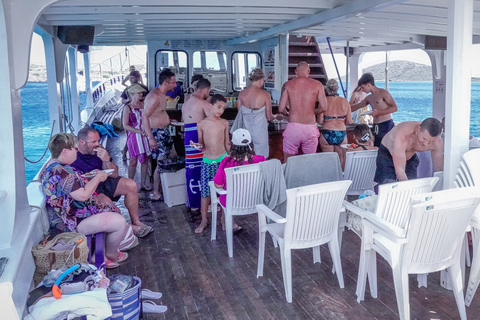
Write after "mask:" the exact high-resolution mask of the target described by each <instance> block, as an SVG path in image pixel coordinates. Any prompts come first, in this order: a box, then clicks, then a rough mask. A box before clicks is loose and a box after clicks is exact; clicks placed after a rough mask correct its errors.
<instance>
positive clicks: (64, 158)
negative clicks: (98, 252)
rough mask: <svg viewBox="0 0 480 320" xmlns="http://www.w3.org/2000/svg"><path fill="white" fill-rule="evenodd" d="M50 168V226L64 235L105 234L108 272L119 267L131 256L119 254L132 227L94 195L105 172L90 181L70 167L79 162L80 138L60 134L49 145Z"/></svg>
mask: <svg viewBox="0 0 480 320" xmlns="http://www.w3.org/2000/svg"><path fill="white" fill-rule="evenodd" d="M48 148H49V149H50V153H51V154H52V161H51V162H50V163H51V164H50V165H48V166H47V168H46V169H45V171H44V172H43V173H42V175H41V182H42V187H43V192H44V194H45V196H46V199H47V207H49V209H51V211H50V218H51V219H50V220H51V226H52V227H55V228H57V229H60V230H61V231H65V232H67V231H71V232H80V233H83V234H85V235H89V234H95V233H99V232H104V233H105V234H106V241H105V242H106V243H105V244H106V245H105V255H106V257H107V259H108V260H107V261H105V266H106V267H107V268H114V267H117V266H118V263H119V262H122V261H124V260H126V259H127V257H128V255H127V254H126V253H124V252H120V251H119V250H121V248H120V242H122V240H123V239H124V238H125V235H126V233H127V232H128V230H129V229H128V228H129V226H128V225H127V222H126V221H125V218H124V217H123V216H122V215H121V214H119V212H118V208H116V207H114V206H111V205H106V204H103V203H100V202H99V201H98V200H97V197H96V195H95V194H94V192H95V189H96V188H97V186H98V184H99V183H100V182H102V181H105V179H106V178H107V176H108V174H107V173H106V172H105V171H98V172H96V174H95V176H94V177H93V178H91V179H89V177H85V176H82V175H80V173H79V172H78V171H77V170H76V169H74V168H73V167H71V166H70V164H71V163H72V162H74V161H75V160H76V159H77V138H76V137H75V136H74V135H73V134H69V133H58V134H56V135H54V136H53V137H52V138H51V139H50V142H49V143H48Z"/></svg>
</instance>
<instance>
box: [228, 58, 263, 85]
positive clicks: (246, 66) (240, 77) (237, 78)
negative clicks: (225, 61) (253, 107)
mask: <svg viewBox="0 0 480 320" xmlns="http://www.w3.org/2000/svg"><path fill="white" fill-rule="evenodd" d="M261 67H262V62H261V60H260V54H258V53H253V52H235V53H234V54H233V56H232V85H233V90H235V91H241V90H243V89H245V88H246V87H247V78H248V74H249V73H250V71H252V70H253V69H255V68H261Z"/></svg>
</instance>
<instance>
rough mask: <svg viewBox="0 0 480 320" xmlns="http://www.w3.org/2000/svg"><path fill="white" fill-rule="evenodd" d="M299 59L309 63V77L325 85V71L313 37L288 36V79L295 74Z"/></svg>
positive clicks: (326, 78)
mask: <svg viewBox="0 0 480 320" xmlns="http://www.w3.org/2000/svg"><path fill="white" fill-rule="evenodd" d="M300 61H305V62H307V63H308V64H309V65H310V78H313V79H316V80H318V81H320V82H321V83H322V84H323V85H326V83H327V80H328V77H327V72H326V70H325V65H324V64H323V60H322V55H321V53H320V49H319V48H318V44H317V41H316V40H315V37H297V36H290V41H289V43H288V79H292V78H294V77H295V76H296V75H295V68H296V67H297V64H298V63H299V62H300Z"/></svg>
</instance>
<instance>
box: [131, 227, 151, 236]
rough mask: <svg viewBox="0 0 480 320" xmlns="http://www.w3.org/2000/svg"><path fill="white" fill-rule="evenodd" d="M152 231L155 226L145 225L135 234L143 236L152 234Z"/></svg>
mask: <svg viewBox="0 0 480 320" xmlns="http://www.w3.org/2000/svg"><path fill="white" fill-rule="evenodd" d="M150 232H153V228H152V227H151V226H147V225H144V226H142V227H141V228H140V229H139V230H138V231H137V232H133V234H134V235H136V236H137V237H139V238H143V237H145V236H147V235H148V234H150Z"/></svg>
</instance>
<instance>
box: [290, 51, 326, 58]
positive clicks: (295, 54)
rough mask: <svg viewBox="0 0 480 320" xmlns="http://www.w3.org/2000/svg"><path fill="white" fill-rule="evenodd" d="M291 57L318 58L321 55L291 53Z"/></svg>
mask: <svg viewBox="0 0 480 320" xmlns="http://www.w3.org/2000/svg"><path fill="white" fill-rule="evenodd" d="M288 56H289V57H318V56H320V54H319V53H318V52H307V53H305V52H289V53H288Z"/></svg>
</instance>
